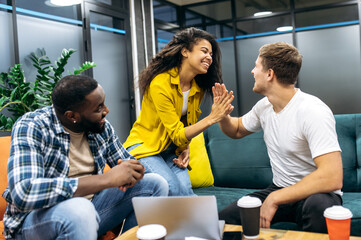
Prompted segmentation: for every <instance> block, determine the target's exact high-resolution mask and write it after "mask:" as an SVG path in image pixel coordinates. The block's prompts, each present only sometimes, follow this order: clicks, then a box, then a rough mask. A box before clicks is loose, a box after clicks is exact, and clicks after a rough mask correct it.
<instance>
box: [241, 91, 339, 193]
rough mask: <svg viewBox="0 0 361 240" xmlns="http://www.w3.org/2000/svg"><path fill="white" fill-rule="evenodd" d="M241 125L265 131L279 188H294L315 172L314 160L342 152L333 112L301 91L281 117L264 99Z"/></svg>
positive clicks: (245, 117) (265, 139)
mask: <svg viewBox="0 0 361 240" xmlns="http://www.w3.org/2000/svg"><path fill="white" fill-rule="evenodd" d="M242 123H243V125H244V127H245V128H246V129H247V130H248V131H250V132H258V131H260V130H262V129H263V131H264V141H265V143H266V145H267V151H268V155H269V158H270V160H271V167H272V172H273V183H274V184H275V185H277V186H279V187H287V186H290V185H294V184H296V183H297V182H299V181H300V180H301V179H302V178H304V177H305V176H306V175H308V174H310V173H311V172H313V171H314V170H316V164H315V162H314V161H313V159H314V158H315V157H317V156H320V155H323V154H326V153H330V152H335V151H341V148H340V146H339V143H338V140H337V134H336V127H335V125H336V122H335V118H334V116H333V113H332V111H331V110H330V108H329V107H328V106H327V105H326V104H325V103H323V102H322V101H321V100H320V99H319V98H317V97H315V96H312V95H310V94H307V93H303V92H302V91H301V90H300V89H298V90H297V92H296V94H295V95H294V96H293V98H292V99H291V101H290V102H289V103H288V104H287V105H286V107H285V108H284V109H283V110H282V111H281V112H279V113H275V112H274V110H273V106H272V104H271V103H270V102H269V101H268V98H267V97H265V98H263V99H261V100H260V101H258V102H257V104H256V105H255V106H254V107H253V108H252V110H251V111H249V112H248V113H247V114H246V115H244V116H243V117H242ZM335 192H336V193H338V194H340V195H341V194H342V193H341V191H340V190H337V191H335Z"/></svg>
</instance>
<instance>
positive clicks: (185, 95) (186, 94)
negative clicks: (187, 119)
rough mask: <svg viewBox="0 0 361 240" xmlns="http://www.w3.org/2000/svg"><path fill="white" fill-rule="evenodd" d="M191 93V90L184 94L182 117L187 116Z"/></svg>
mask: <svg viewBox="0 0 361 240" xmlns="http://www.w3.org/2000/svg"><path fill="white" fill-rule="evenodd" d="M190 91H191V89H189V90H188V91H185V92H183V107H182V116H185V115H187V109H188V97H189V92H190Z"/></svg>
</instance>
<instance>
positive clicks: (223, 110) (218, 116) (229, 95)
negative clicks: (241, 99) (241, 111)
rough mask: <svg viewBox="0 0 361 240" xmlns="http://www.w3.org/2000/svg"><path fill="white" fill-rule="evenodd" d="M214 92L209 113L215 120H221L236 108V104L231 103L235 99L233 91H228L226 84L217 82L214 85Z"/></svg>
mask: <svg viewBox="0 0 361 240" xmlns="http://www.w3.org/2000/svg"><path fill="white" fill-rule="evenodd" d="M212 92H213V105H212V111H211V113H210V114H209V115H210V117H211V118H212V119H213V120H214V121H215V122H219V121H221V120H222V119H223V118H224V117H226V116H228V114H230V113H231V112H232V111H233V109H234V106H233V105H232V104H231V102H232V101H233V99H234V96H233V91H230V92H228V90H227V89H226V86H225V85H224V84H219V83H216V84H215V85H214V86H213V87H212Z"/></svg>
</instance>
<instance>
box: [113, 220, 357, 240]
mask: <svg viewBox="0 0 361 240" xmlns="http://www.w3.org/2000/svg"><path fill="white" fill-rule="evenodd" d="M137 230H138V227H134V228H132V229H130V230H129V231H127V232H125V233H123V234H122V235H121V236H119V237H117V238H116V240H137V237H136V233H137ZM224 231H225V232H232V231H242V226H239V225H229V224H226V225H225V227H224ZM258 239H262V240H276V239H277V240H311V239H312V240H329V237H328V234H321V233H310V232H300V231H287V230H278V229H265V228H261V231H260V234H259V238H258ZM350 240H361V237H350Z"/></svg>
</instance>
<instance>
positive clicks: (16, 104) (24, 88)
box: [0, 49, 96, 135]
mask: <svg viewBox="0 0 361 240" xmlns="http://www.w3.org/2000/svg"><path fill="white" fill-rule="evenodd" d="M38 52H39V55H38V54H36V53H35V52H33V53H31V54H30V60H31V61H32V62H33V66H34V67H35V68H36V69H37V76H36V79H35V82H27V81H26V78H25V76H24V71H23V69H22V68H21V65H20V64H15V65H14V66H13V67H12V68H11V69H10V71H9V72H8V73H5V72H2V73H0V131H2V132H10V131H11V129H12V126H13V125H14V123H15V121H16V120H17V119H18V118H19V117H21V116H22V115H23V114H25V113H26V112H30V111H34V110H36V109H38V108H41V107H44V106H49V105H51V104H52V101H51V93H52V90H53V88H54V86H55V85H56V84H57V82H58V81H59V80H60V79H61V78H62V75H63V73H64V71H65V68H64V67H65V65H66V64H67V63H68V59H69V58H70V56H71V55H72V54H73V53H74V52H75V50H74V49H69V50H68V49H63V51H62V53H61V56H60V57H59V58H58V60H57V61H55V64H54V65H52V63H51V61H50V60H49V58H48V57H47V56H46V52H45V50H44V49H39V50H38ZM95 66H96V65H95V64H94V63H93V62H85V63H83V64H82V66H80V67H79V68H78V69H74V71H73V72H69V74H74V75H76V74H80V73H82V72H84V71H85V70H87V69H89V68H92V67H95ZM5 111H8V114H5ZM5 135H7V134H5Z"/></svg>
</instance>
